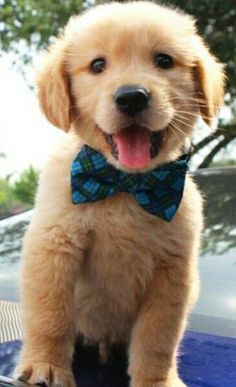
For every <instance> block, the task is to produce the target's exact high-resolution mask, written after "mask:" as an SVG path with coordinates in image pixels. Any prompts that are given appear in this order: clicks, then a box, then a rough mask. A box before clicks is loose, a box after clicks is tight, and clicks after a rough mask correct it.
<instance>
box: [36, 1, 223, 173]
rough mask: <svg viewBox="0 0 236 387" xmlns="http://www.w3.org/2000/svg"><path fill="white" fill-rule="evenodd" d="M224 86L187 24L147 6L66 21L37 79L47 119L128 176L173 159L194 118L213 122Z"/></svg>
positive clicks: (101, 10) (101, 9)
mask: <svg viewBox="0 0 236 387" xmlns="http://www.w3.org/2000/svg"><path fill="white" fill-rule="evenodd" d="M223 83H224V74H223V67H222V65H221V64H219V63H218V62H217V60H216V59H215V58H214V57H213V56H212V55H211V54H210V53H209V51H208V49H207V47H206V46H205V45H204V43H203V41H202V39H201V38H200V37H199V36H198V35H197V32H196V29H195V25H194V20H193V19H192V17H190V16H188V15H186V14H184V13H181V12H180V11H176V10H174V9H169V8H165V7H162V6H157V5H155V4H153V3H149V2H132V3H126V4H119V3H113V4H107V5H102V6H98V7H95V8H93V9H91V10H89V11H88V12H86V13H85V14H83V15H81V16H75V17H72V18H71V20H70V21H69V23H68V25H67V27H66V28H65V31H64V33H63V35H62V36H61V37H60V38H58V40H57V41H56V42H55V44H53V45H52V47H51V48H50V50H49V52H48V54H47V56H46V60H45V63H44V67H43V68H42V70H41V71H40V72H39V75H38V87H39V99H40V103H41V107H42V109H43V111H44V113H45V114H46V116H47V118H48V119H49V121H51V122H52V123H53V124H54V125H55V126H58V127H60V128H63V129H64V130H69V129H70V128H71V127H73V129H74V131H76V132H77V133H78V135H79V136H80V137H81V138H82V139H83V141H84V142H85V143H87V144H88V145H90V146H92V147H93V148H95V149H97V150H99V151H101V152H102V153H103V154H104V155H105V157H106V158H107V159H108V161H109V162H110V163H112V164H114V165H115V166H116V167H117V168H120V169H125V170H128V171H133V172H136V171H145V170H149V169H152V168H154V167H156V166H157V165H158V164H161V163H164V162H167V161H170V160H174V159H175V158H176V157H178V156H179V155H180V154H181V152H182V149H183V146H184V144H185V143H186V140H187V139H188V137H190V136H191V133H192V129H193V126H194V123H195V121H196V119H197V117H198V116H199V115H202V117H203V119H204V120H205V122H206V123H207V124H211V122H212V120H213V118H214V116H215V114H216V112H217V110H218V108H219V106H220V105H221V103H222V99H223Z"/></svg>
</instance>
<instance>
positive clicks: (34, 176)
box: [13, 166, 39, 205]
mask: <svg viewBox="0 0 236 387" xmlns="http://www.w3.org/2000/svg"><path fill="white" fill-rule="evenodd" d="M38 179H39V171H38V170H36V169H35V168H33V167H32V166H30V167H29V168H28V169H26V170H25V171H24V172H23V173H22V174H21V175H20V177H19V179H18V180H17V181H16V182H15V184H14V187H13V194H14V196H15V198H16V199H17V200H19V201H20V202H21V203H26V204H30V205H33V204H34V198H35V193H36V189H37V185H38Z"/></svg>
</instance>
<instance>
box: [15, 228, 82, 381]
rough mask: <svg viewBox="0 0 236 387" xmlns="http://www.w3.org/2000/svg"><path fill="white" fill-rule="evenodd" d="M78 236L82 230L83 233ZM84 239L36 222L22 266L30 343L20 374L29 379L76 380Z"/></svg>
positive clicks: (27, 342) (17, 373)
mask: <svg viewBox="0 0 236 387" xmlns="http://www.w3.org/2000/svg"><path fill="white" fill-rule="evenodd" d="M77 237H78V236H77ZM82 244H83V242H82V241H81V247H80V246H79V243H78V244H77V245H75V244H74V243H73V240H71V238H70V236H68V235H67V234H66V233H65V231H64V230H63V229H62V227H60V226H54V227H51V228H50V229H49V228H47V229H40V228H38V227H37V228H36V227H34V226H33V227H31V228H30V230H29V232H28V233H27V236H26V238H25V243H24V250H23V270H22V320H23V330H24V340H23V342H24V345H23V350H22V352H21V356H20V365H19V366H18V368H17V369H16V371H15V376H16V377H17V378H21V379H23V380H25V381H27V382H28V383H31V384H36V383H46V384H47V385H50V384H52V383H53V385H54V384H58V385H60V386H63V387H64V386H68V387H69V386H73V385H74V381H73V377H72V373H71V361H72V355H73V345H74V340H75V321H74V288H75V282H76V278H77V276H78V272H79V268H80V266H81V260H82V259H83V248H82Z"/></svg>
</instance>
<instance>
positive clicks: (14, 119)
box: [0, 0, 236, 219]
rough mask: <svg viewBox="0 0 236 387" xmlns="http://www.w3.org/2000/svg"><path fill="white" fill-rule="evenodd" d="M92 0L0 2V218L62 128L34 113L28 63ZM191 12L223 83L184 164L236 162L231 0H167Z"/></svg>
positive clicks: (18, 205)
mask: <svg viewBox="0 0 236 387" xmlns="http://www.w3.org/2000/svg"><path fill="white" fill-rule="evenodd" d="M97 3H100V2H98V1H96V0H88V1H80V0H58V1H46V0H45V1H44V0H42V1H37V0H0V106H1V110H0V111H1V113H0V219H1V218H4V217H7V216H9V215H11V214H15V213H18V212H21V211H23V210H26V209H28V208H31V207H32V206H33V203H34V194H35V190H36V187H37V182H38V177H39V174H40V170H41V169H42V167H43V164H44V163H45V161H46V160H47V157H48V154H49V153H50V149H51V147H52V146H54V144H56V143H57V142H58V141H61V138H62V137H63V136H65V134H64V133H62V132H61V131H59V130H58V129H56V128H54V127H52V126H51V125H50V124H49V123H48V122H47V121H46V119H45V118H44V117H43V115H42V114H41V112H40V111H39V108H38V104H37V99H36V96H35V92H34V66H35V64H36V63H37V62H38V61H40V56H41V55H42V53H43V51H44V49H45V48H46V47H47V45H48V44H49V43H50V41H52V39H53V36H55V35H56V34H57V33H58V32H59V31H60V30H61V29H62V28H63V26H64V25H65V24H66V22H67V20H68V18H69V17H70V16H71V15H73V14H76V13H79V12H81V11H82V10H84V9H86V8H88V7H90V6H92V5H94V4H97ZM169 3H172V4H174V5H176V6H179V7H180V8H182V9H183V10H185V11H187V12H188V13H190V14H192V15H194V16H195V17H196V19H197V20H198V21H197V26H198V28H199V31H200V33H201V34H203V35H204V36H205V39H206V41H207V42H208V44H209V46H210V47H211V50H212V52H213V53H214V54H215V55H216V56H217V57H218V58H219V59H220V61H222V62H223V63H225V65H226V72H227V89H226V94H225V106H224V107H223V108H222V109H221V111H220V113H219V116H218V121H217V130H216V131H215V132H214V133H212V132H210V130H209V128H208V127H207V126H206V125H204V124H203V122H202V121H199V122H198V123H197V125H196V126H197V127H196V131H195V137H194V139H193V142H194V148H193V157H192V160H191V168H192V169H199V168H200V169H203V168H208V167H212V168H217V167H232V166H234V165H235V166H236V158H235V153H236V152H235V151H236V74H235V68H236V49H235V41H236V33H235V28H236V7H235V0H224V1H222V0H189V1H184V0H176V1H175V0H172V1H168V4H169Z"/></svg>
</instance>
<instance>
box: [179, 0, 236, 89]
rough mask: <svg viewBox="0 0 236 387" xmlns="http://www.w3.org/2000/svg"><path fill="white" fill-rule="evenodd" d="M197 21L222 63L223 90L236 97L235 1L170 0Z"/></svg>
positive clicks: (201, 31)
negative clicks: (226, 83)
mask: <svg viewBox="0 0 236 387" xmlns="http://www.w3.org/2000/svg"><path fill="white" fill-rule="evenodd" d="M172 3H173V4H176V5H177V6H179V7H180V8H182V9H183V10H185V11H187V12H188V13H190V14H192V15H193V16H194V17H196V19H197V26H198V28H199V31H200V33H201V34H202V35H204V36H205V38H206V40H207V42H208V44H209V45H210V47H211V49H212V52H213V53H214V54H215V55H217V57H218V58H219V59H220V60H221V62H223V63H225V64H226V71H227V77H228V85H227V89H228V91H229V92H230V94H231V95H232V96H236V73H235V68H236V51H235V44H236V8H235V0H225V1H222V0H187V1H186V0H172Z"/></svg>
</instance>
